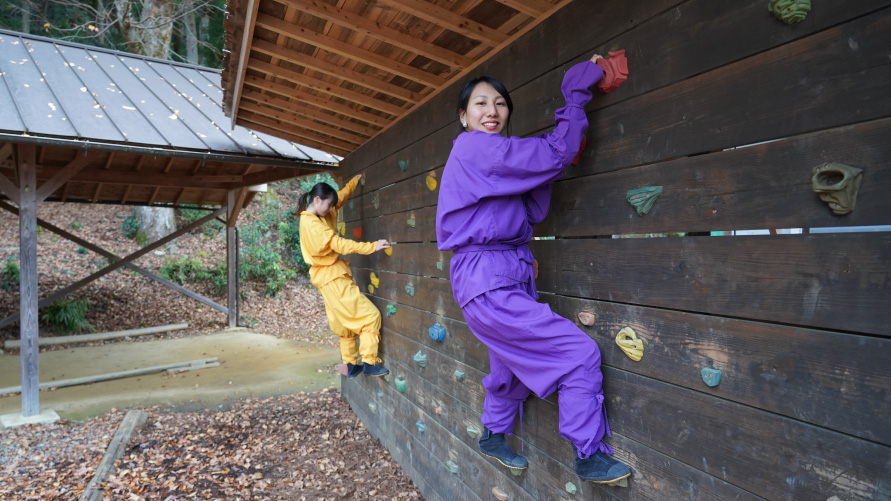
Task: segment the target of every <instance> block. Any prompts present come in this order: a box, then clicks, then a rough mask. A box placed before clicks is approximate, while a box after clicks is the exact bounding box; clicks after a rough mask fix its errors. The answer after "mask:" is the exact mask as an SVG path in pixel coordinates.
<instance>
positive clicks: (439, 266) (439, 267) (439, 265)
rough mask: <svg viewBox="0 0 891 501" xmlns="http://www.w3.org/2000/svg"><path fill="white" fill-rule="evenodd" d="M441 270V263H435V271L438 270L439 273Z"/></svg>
mask: <svg viewBox="0 0 891 501" xmlns="http://www.w3.org/2000/svg"><path fill="white" fill-rule="evenodd" d="M442 268H443V262H442V261H437V263H436V269H437V270H439V271H442Z"/></svg>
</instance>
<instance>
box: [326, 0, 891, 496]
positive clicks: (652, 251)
mask: <svg viewBox="0 0 891 501" xmlns="http://www.w3.org/2000/svg"><path fill="white" fill-rule="evenodd" d="M768 3H769V2H768V0H757V1H754V0H753V1H740V0H686V1H678V0H641V1H635V2H628V1H625V0H605V1H600V2H589V1H586V0H578V1H576V2H573V3H571V4H569V5H568V6H567V7H565V8H564V9H563V10H561V11H560V12H559V13H557V14H556V15H554V16H553V17H552V18H550V19H548V20H547V21H545V22H543V23H542V24H541V25H539V26H538V27H537V28H536V29H535V30H534V31H532V32H530V33H529V34H528V35H527V36H525V37H524V38H522V39H521V40H520V41H518V42H517V43H515V44H514V45H512V46H510V47H507V48H505V49H504V50H503V51H501V52H500V53H499V54H498V55H496V56H495V57H494V58H492V59H491V60H489V61H488V62H486V63H484V64H483V65H482V67H481V68H480V69H479V71H477V72H476V74H481V73H487V74H492V75H495V76H498V77H499V78H500V79H502V81H504V82H505V84H506V86H507V87H508V88H509V89H510V90H511V96H512V98H513V100H514V103H515V112H514V116H513V117H512V133H513V134H514V135H521V136H528V135H533V134H537V133H540V132H544V131H547V130H549V129H550V128H551V127H552V126H553V113H554V110H555V109H556V108H558V107H559V106H562V104H563V101H562V99H561V98H560V97H559V88H560V82H561V79H562V75H563V72H564V71H565V70H566V69H567V68H568V67H569V66H570V65H571V64H574V63H576V62H578V61H580V60H583V59H586V58H588V57H589V56H590V55H591V54H592V53H594V52H599V53H606V52H607V51H608V50H611V49H619V48H621V49H625V50H626V51H627V56H628V61H629V67H630V76H629V80H628V81H627V82H626V83H625V84H624V85H623V86H622V87H620V88H619V89H618V90H616V91H614V92H612V93H610V94H607V95H603V94H598V95H596V96H595V99H594V101H593V102H592V103H591V104H590V105H589V107H588V109H587V111H588V117H589V121H590V127H589V129H588V134H587V139H588V141H587V149H586V151H585V152H584V154H583V155H582V157H581V162H580V163H579V165H578V166H575V167H569V168H568V169H567V171H566V176H565V177H564V179H563V180H561V181H560V182H557V183H556V184H555V186H554V200H553V202H552V206H551V214H550V216H549V218H548V220H547V221H545V222H544V223H543V224H541V225H539V226H538V227H537V230H536V234H537V235H538V236H539V237H554V238H543V239H541V240H536V241H534V242H533V244H532V249H533V253H534V255H535V257H536V258H537V259H538V261H539V263H540V277H539V279H538V287H539V290H540V291H541V292H542V300H543V301H545V302H547V303H549V304H550V305H551V306H552V307H553V309H554V310H555V311H557V312H558V313H560V314H561V315H563V316H565V317H567V318H570V319H573V320H575V321H576V322H578V320H577V315H578V313H579V312H581V311H590V312H593V313H595V314H596V316H597V321H596V324H595V325H594V326H593V327H584V326H583V327H582V328H583V329H584V330H585V331H586V332H587V333H589V334H590V335H591V337H592V338H593V339H595V340H596V341H597V342H598V344H599V345H600V348H601V350H602V352H603V372H604V376H605V390H606V397H607V410H608V413H609V417H610V422H611V426H612V431H613V438H612V439H611V441H610V442H611V444H612V445H613V447H614V448H615V450H616V456H617V457H618V458H620V459H621V460H623V461H625V462H627V463H629V464H631V465H632V466H633V468H634V470H635V474H634V476H633V478H632V480H631V482H630V483H629V486H628V487H626V488H622V487H600V486H595V485H592V484H581V483H580V482H579V480H578V477H577V476H576V475H575V473H574V470H573V466H572V459H573V456H572V451H571V449H570V446H569V445H568V443H567V442H565V441H564V440H562V439H560V438H559V435H558V429H557V406H556V397H552V398H549V399H547V400H544V401H543V400H538V399H535V398H530V399H529V400H528V402H527V404H526V407H525V409H526V411H525V415H524V420H523V437H524V438H525V443H524V448H525V455H526V456H527V457H528V458H529V462H530V468H529V469H528V470H527V471H526V472H525V473H523V475H521V476H513V475H512V474H511V473H509V472H508V471H507V470H506V469H505V468H503V467H500V466H496V465H495V464H494V462H493V461H491V460H489V459H486V458H484V457H482V456H480V454H479V453H478V452H477V445H476V439H475V438H474V437H472V436H471V434H470V433H469V432H468V427H471V430H472V428H473V427H475V428H477V429H479V427H480V423H479V418H480V415H481V409H482V403H483V398H484V391H483V389H482V387H481V386H480V380H481V379H482V378H483V377H484V376H485V375H486V374H487V372H488V356H487V350H486V348H485V347H484V346H483V345H482V344H480V343H479V342H478V341H477V340H476V338H474V337H473V335H472V334H471V333H470V331H469V329H468V327H467V325H466V324H465V323H464V322H463V318H462V315H461V311H460V309H459V308H458V306H457V304H456V303H455V301H454V300H453V298H452V294H451V288H450V285H449V274H448V270H449V258H450V255H449V253H442V252H440V251H438V250H437V248H436V243H435V239H436V236H435V228H434V215H435V211H436V202H437V196H438V189H434V190H430V189H429V187H428V178H429V177H432V178H434V179H435V180H436V181H437V182H438V181H439V180H440V178H441V174H442V169H443V166H444V164H445V161H446V159H447V156H448V153H449V151H450V148H451V142H452V140H453V139H454V137H455V136H456V133H457V131H456V123H455V122H456V120H455V102H454V100H455V96H456V94H457V88H453V89H451V90H450V91H448V92H446V93H445V94H443V95H439V96H436V97H435V98H433V99H431V100H430V101H429V102H428V103H426V104H425V105H424V106H422V107H421V108H419V109H418V110H416V111H415V112H413V113H412V114H411V115H410V116H409V117H408V118H407V119H405V120H403V121H401V122H399V123H398V124H396V125H395V126H394V127H392V128H391V129H389V130H387V131H386V132H385V133H383V134H381V135H380V136H378V137H377V138H375V139H374V140H373V141H371V142H370V143H369V144H367V145H365V146H363V147H362V148H361V149H360V150H358V151H357V152H355V153H353V154H351V155H350V156H349V157H347V158H346V159H345V161H344V162H343V164H342V174H343V175H344V178H345V179H346V178H347V176H350V175H353V174H355V173H358V172H366V173H367V175H368V177H367V182H366V184H365V185H363V186H362V187H360V189H359V190H358V191H357V193H356V195H355V197H354V198H353V199H352V200H351V201H350V203H349V204H348V205H347V206H345V209H344V211H343V218H344V221H345V222H346V234H347V235H351V234H352V233H351V232H352V230H353V229H354V228H356V227H361V228H362V235H363V239H364V240H373V239H377V238H387V239H388V240H391V241H396V242H398V243H397V244H396V245H395V246H394V248H393V253H392V255H391V256H388V255H386V254H384V253H383V252H381V253H376V254H374V255H372V256H354V257H353V258H352V267H353V271H354V277H355V279H356V281H357V283H358V284H359V286H360V287H361V288H362V289H363V290H364V289H366V288H367V287H368V285H369V283H370V274H371V273H372V272H373V273H374V274H375V275H376V276H377V277H378V278H379V280H380V283H379V287H377V288H375V289H374V291H373V292H370V293H369V294H368V297H369V298H370V299H371V300H372V301H373V302H374V304H375V305H377V306H378V307H379V308H380V309H381V311H382V312H384V313H385V316H384V319H383V331H382V337H383V341H382V356H383V358H384V360H385V362H386V365H387V367H389V368H390V370H391V371H392V375H393V376H397V375H398V376H400V382H401V380H402V378H404V381H405V387H404V390H405V391H404V392H401V391H400V390H399V389H397V381H396V378H395V377H393V378H391V379H390V380H389V381H385V380H383V379H364V378H361V377H360V378H357V379H355V380H351V381H344V384H343V393H344V395H345V397H346V398H347V399H348V401H349V402H350V404H351V405H352V407H353V409H354V410H355V412H356V413H357V414H358V415H359V416H361V418H362V419H363V421H364V422H365V423H366V424H367V426H368V428H369V429H370V430H371V432H372V433H373V434H374V435H375V436H376V437H378V438H379V439H380V441H381V442H382V443H383V444H384V445H385V446H386V447H388V449H389V450H390V452H391V453H392V455H393V457H394V458H396V460H398V461H399V462H400V464H401V465H402V467H403V468H404V469H405V470H406V471H407V472H408V473H409V474H410V475H411V476H412V478H413V479H414V480H415V482H416V483H417V484H418V486H419V488H420V489H421V491H422V492H423V493H424V496H425V497H426V498H428V499H442V500H454V499H462V500H463V499H496V498H497V497H498V496H501V497H502V498H503V499H513V500H519V499H613V498H619V499H659V500H665V499H708V500H714V499H762V498H764V499H818V500H825V499H829V498H831V497H832V496H837V497H838V499H840V500H846V501H847V500H861V499H889V498H891V393H889V388H891V356H889V355H891V339H889V337H891V232H889V231H887V230H888V228H887V227H886V228H885V231H879V232H867V231H862V230H858V231H855V232H852V233H831V234H822V233H818V232H817V230H816V229H817V228H827V227H844V228H850V227H860V226H874V225H891V197H889V196H888V195H887V193H888V190H889V188H891V60H889V52H888V50H889V47H891V2H889V1H888V0H848V1H845V2H829V1H819V0H814V2H813V3H814V7H813V10H812V11H811V12H810V14H809V15H808V16H807V18H806V19H805V20H804V21H802V22H800V23H798V24H794V25H786V24H784V23H782V22H780V21H778V20H777V19H775V18H774V17H773V16H771V15H770V14H769V13H768V11H767V7H768ZM827 161H829V162H840V163H843V164H847V165H851V166H854V167H858V168H861V169H863V181H862V185H861V189H860V193H859V196H858V198H857V201H856V209H855V210H854V211H853V212H852V213H850V214H848V215H845V216H837V215H835V214H833V213H832V211H831V210H830V208H829V206H828V205H827V204H826V203H824V202H822V201H821V200H820V198H819V197H818V196H817V195H816V194H815V193H814V191H813V190H812V186H811V177H812V169H813V168H814V167H815V166H817V165H819V164H821V163H823V162H827ZM644 186H662V187H663V194H662V195H661V197H660V198H659V199H658V200H657V201H656V203H655V205H654V206H653V208H652V209H651V210H650V212H649V213H648V214H646V215H643V216H639V215H637V213H636V212H635V210H634V208H633V207H632V206H631V205H630V204H629V203H628V202H627V201H626V192H627V191H628V190H629V189H634V188H640V187H644ZM789 228H801V229H803V230H802V232H801V233H797V234H783V233H784V232H783V231H778V230H783V229H789ZM755 229H766V230H770V231H769V233H770V234H767V235H739V234H735V235H730V234H729V233H731V232H739V231H741V230H755ZM712 232H724V233H725V234H723V235H722V236H713V234H712ZM676 233H682V234H683V235H684V236H673V237H661V238H660V237H654V238H615V236H617V235H622V236H630V235H641V234H676ZM391 306H392V307H395V310H391V311H392V312H391V313H390V314H389V315H387V314H386V313H387V312H388V307H391ZM436 323H439V324H440V325H442V326H443V327H444V328H445V330H446V334H445V339H444V341H443V342H439V341H435V340H433V339H432V338H431V337H430V335H429V332H428V330H429V328H430V327H431V326H433V325H434V324H436ZM623 327H631V328H632V329H634V330H635V331H636V333H637V335H638V336H639V337H640V338H641V339H642V340H643V343H644V346H645V351H644V355H643V358H642V360H641V361H639V362H634V361H632V360H631V359H630V358H628V357H627V356H626V355H625V354H624V353H623V352H622V351H621V350H620V349H619V348H618V346H617V345H616V344H615V336H616V334H617V332H618V331H619V330H620V329H622V328H623ZM417 354H420V355H423V356H426V366H423V367H422V366H421V364H419V363H418V362H416V361H415V356H416V355H417ZM703 369H712V370H719V371H721V376H722V377H721V380H720V383H719V384H718V385H717V386H709V385H707V384H706V383H705V382H704V379H703V375H702V370H703ZM462 375H463V379H461V377H459V376H462ZM515 432H516V433H515V436H514V437H513V438H512V439H511V440H512V443H513V445H514V447H515V449H517V450H519V448H520V443H519V440H518V437H517V435H518V434H519V433H518V432H519V426H518V427H517V428H516V429H515ZM493 489H495V490H493ZM502 495H503V496H502Z"/></svg>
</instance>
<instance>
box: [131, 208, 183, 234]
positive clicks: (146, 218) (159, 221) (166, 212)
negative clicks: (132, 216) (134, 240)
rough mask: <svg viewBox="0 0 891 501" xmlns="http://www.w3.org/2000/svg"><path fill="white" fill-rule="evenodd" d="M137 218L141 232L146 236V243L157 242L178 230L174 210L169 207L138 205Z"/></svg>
mask: <svg viewBox="0 0 891 501" xmlns="http://www.w3.org/2000/svg"><path fill="white" fill-rule="evenodd" d="M136 220H137V221H138V222H139V232H140V233H142V234H144V235H145V236H146V239H147V241H146V243H152V242H156V241H158V240H160V239H162V238H164V237H166V236H167V235H169V234H171V233H173V232H174V231H176V217H175V215H174V211H173V209H170V208H167V207H137V208H136Z"/></svg>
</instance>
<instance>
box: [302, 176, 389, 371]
mask: <svg viewBox="0 0 891 501" xmlns="http://www.w3.org/2000/svg"><path fill="white" fill-rule="evenodd" d="M358 184H359V178H355V177H354V178H353V179H352V180H350V182H349V183H347V184H346V186H344V187H343V189H342V190H340V191H339V192H337V205H336V206H334V207H332V208H331V211H329V212H328V214H327V215H326V216H325V217H319V216H314V215H312V214H310V213H309V212H306V211H303V212H301V213H300V250H301V251H302V253H303V260H304V261H306V262H307V263H309V264H310V265H311V266H312V267H311V268H310V269H309V278H310V280H311V281H312V284H313V285H314V286H316V288H317V289H319V292H321V293H322V298H323V299H324V300H325V313H327V314H328V325H329V326H330V327H331V330H332V331H333V332H334V333H335V334H337V335H338V336H339V337H340V354H341V357H342V358H343V362H344V363H348V364H353V365H356V364H358V363H359V361H360V358H361V362H363V363H365V364H369V365H377V364H379V363H380V361H381V360H380V359H379V358H378V357H377V345H378V343H379V342H380V339H381V336H380V329H381V314H380V311H378V309H377V308H375V306H374V305H373V304H372V303H371V301H369V300H368V298H366V297H365V296H364V295H362V294H361V293H360V292H359V287H358V286H356V283H355V282H353V278H352V277H353V275H352V273H351V272H350V267H349V261H344V260H343V259H340V255H341V254H371V253H373V252H374V251H375V248H376V246H377V243H376V242H356V241H354V240H350V239H347V238H341V237H340V235H338V234H337V232H336V231H335V227H336V225H337V209H339V208H341V207H342V206H343V204H344V203H345V202H346V200H347V198H349V196H350V195H351V194H352V193H353V191H354V190H355V189H356V186H357V185H358ZM356 333H358V338H359V347H358V348H357V347H356V337H357V335H356Z"/></svg>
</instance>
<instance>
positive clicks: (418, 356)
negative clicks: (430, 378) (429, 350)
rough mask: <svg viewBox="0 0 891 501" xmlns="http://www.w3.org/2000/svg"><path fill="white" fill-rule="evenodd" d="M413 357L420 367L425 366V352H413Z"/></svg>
mask: <svg viewBox="0 0 891 501" xmlns="http://www.w3.org/2000/svg"><path fill="white" fill-rule="evenodd" d="M413 358H414V360H415V362H417V363H418V365H420V366H421V367H427V355H426V354H424V353H421V352H420V351H418V352H417V353H415V356H414V357H413Z"/></svg>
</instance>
